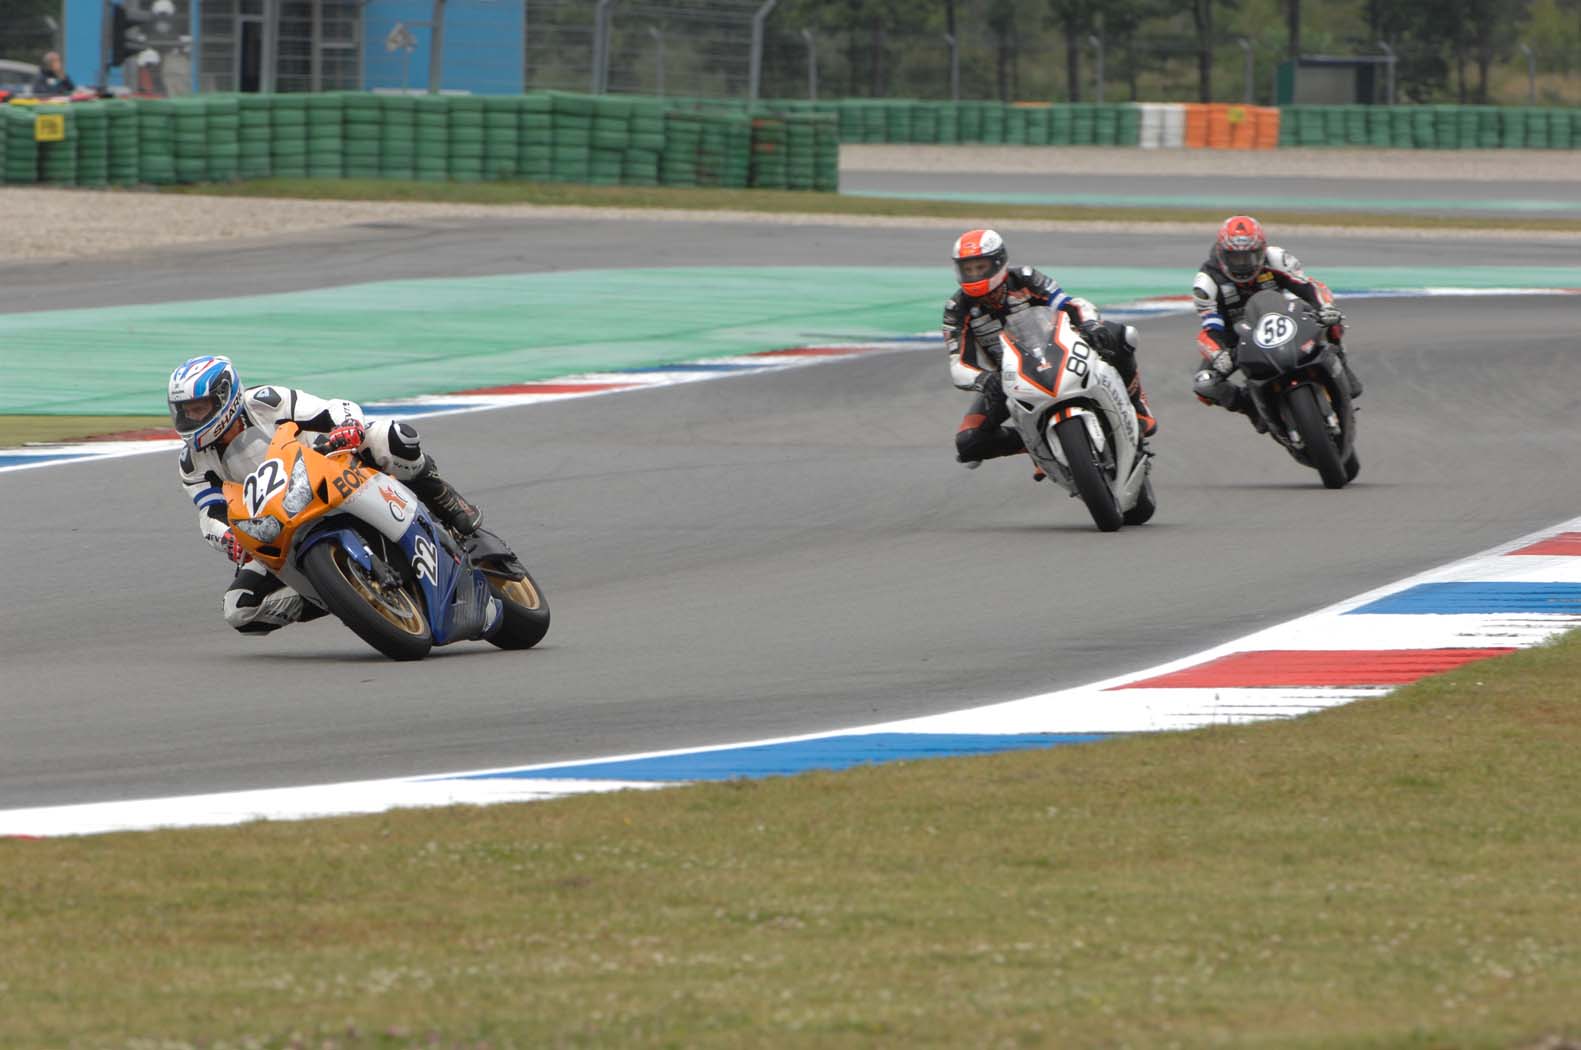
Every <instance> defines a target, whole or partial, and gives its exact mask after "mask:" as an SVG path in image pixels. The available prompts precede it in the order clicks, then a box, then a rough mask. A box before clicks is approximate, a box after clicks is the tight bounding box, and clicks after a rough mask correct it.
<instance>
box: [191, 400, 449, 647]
mask: <svg viewBox="0 0 1581 1050" xmlns="http://www.w3.org/2000/svg"><path fill="white" fill-rule="evenodd" d="M241 416H242V418H241V419H240V420H239V421H238V422H237V424H236V427H235V430H236V432H237V433H239V432H240V431H242V430H244V429H246V428H247V427H259V428H261V429H263V430H264V431H266V432H269V433H273V432H274V429H275V427H277V426H279V425H280V424H281V423H284V422H287V421H290V422H294V423H296V424H297V425H299V426H300V427H301V428H302V429H303V430H304V431H315V432H318V433H323V434H329V433H330V432H331V431H334V432H336V433H337V434H339V433H347V432H350V433H356V432H358V431H359V430H360V432H361V436H362V446H361V453H360V454H361V455H362V456H363V457H364V458H365V459H366V460H367V461H369V462H370V463H372V465H373V466H375V467H377V468H378V469H380V470H382V471H384V472H385V473H386V474H389V475H390V476H392V477H394V478H396V479H397V480H399V481H402V482H404V483H406V484H407V485H409V486H411V488H412V490H413V491H414V492H416V493H417V495H418V496H419V498H421V499H422V500H423V501H424V503H425V504H428V505H429V507H430V508H431V509H432V510H434V511H435V512H436V514H437V515H438V516H439V517H440V518H441V520H443V521H445V523H446V524H448V525H450V526H451V527H452V528H455V529H457V531H460V532H463V533H467V532H471V531H473V530H475V529H476V528H477V524H478V519H479V518H480V515H479V514H478V511H477V509H476V508H475V507H472V506H471V505H470V504H469V503H467V502H466V501H465V500H463V499H461V497H460V496H459V494H457V493H456V492H455V490H454V489H452V488H451V487H450V485H449V483H448V482H445V481H444V480H443V479H442V478H440V477H439V474H438V471H437V469H436V467H435V465H434V461H433V457H432V456H428V455H426V454H425V453H424V452H423V450H422V446H421V444H420V442H419V439H418V434H417V430H416V428H415V427H413V426H412V425H411V424H409V423H402V422H398V421H395V420H387V419H378V418H370V417H368V416H365V415H364V413H363V411H362V409H361V408H360V407H358V406H357V405H356V404H355V403H354V402H351V401H345V400H340V399H335V400H325V399H323V398H319V397H315V396H313V395H312V394H309V393H307V392H305V391H302V390H292V389H290V388H287V387H276V386H258V387H249V388H248V389H246V390H245V391H243V393H242V408H241ZM224 452H225V446H224V445H216V446H214V447H211V448H206V449H203V450H201V451H194V450H193V448H192V447H191V446H190V445H185V446H183V447H182V450H181V484H182V487H183V489H185V491H186V493H187V495H188V497H190V498H191V500H192V502H193V504H194V505H195V506H196V507H197V509H198V528H199V530H201V532H202V533H203V538H204V539H205V540H207V541H208V543H209V545H210V546H212V547H214V548H215V549H216V550H218V551H221V552H222V553H225V554H226V555H227V556H228V557H231V558H232V559H235V558H236V557H237V556H238V555H239V553H240V549H239V547H238V546H237V545H236V543H235V539H234V537H233V536H232V534H231V530H230V524H229V522H228V521H227V518H226V510H225V496H224V494H223V492H222V489H221V485H222V483H224V482H226V481H233V482H238V483H239V482H241V481H242V480H244V477H245V468H243V470H242V471H241V472H240V473H239V472H238V470H236V469H233V468H232V466H231V464H229V463H227V462H226V460H225V457H224ZM447 499H448V500H449V501H450V504H449V507H448V509H447V506H446V503H447ZM458 503H459V504H460V508H465V510H464V511H463V510H461V509H460V508H458V507H457V506H456V504H458ZM223 609H224V615H225V622H226V623H228V624H230V625H231V626H232V627H234V628H236V630H238V631H241V632H243V633H244V634H265V633H268V632H269V631H273V630H275V629H276V628H279V627H284V626H285V625H286V624H288V623H295V622H296V621H298V620H304V619H314V618H316V617H318V616H322V615H323V614H324V610H322V609H320V608H319V607H318V606H316V605H314V604H312V603H309V602H305V601H304V600H303V598H302V596H301V595H300V594H298V593H297V592H296V591H295V590H294V589H292V588H291V587H288V586H286V584H285V582H284V581H283V580H281V579H280V578H279V577H278V576H275V575H274V574H273V573H271V572H270V571H269V570H267V569H265V568H264V567H263V566H262V565H260V564H258V563H257V562H255V561H251V560H244V561H243V562H242V564H241V565H240V566H239V567H238V569H237V572H236V578H235V580H234V581H233V582H232V583H231V585H230V587H229V588H228V589H227V590H226V591H225V598H224V602H223Z"/></svg>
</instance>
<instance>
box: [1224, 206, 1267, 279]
mask: <svg viewBox="0 0 1581 1050" xmlns="http://www.w3.org/2000/svg"><path fill="white" fill-rule="evenodd" d="M1213 257H1214V259H1215V260H1216V261H1217V262H1218V264H1219V267H1220V268H1221V269H1223V270H1224V272H1225V273H1226V274H1228V275H1229V278H1230V280H1232V281H1250V280H1251V279H1252V278H1253V277H1256V276H1257V274H1258V272H1259V271H1261V270H1262V268H1263V263H1264V261H1265V260H1266V259H1267V257H1268V237H1267V236H1266V235H1265V234H1264V233H1263V227H1262V224H1261V223H1259V222H1258V221H1257V220H1256V219H1254V218H1252V217H1251V216H1250V215H1232V216H1230V217H1229V218H1228V219H1225V220H1224V225H1223V226H1220V227H1219V239H1218V241H1217V242H1215V244H1214V246H1213Z"/></svg>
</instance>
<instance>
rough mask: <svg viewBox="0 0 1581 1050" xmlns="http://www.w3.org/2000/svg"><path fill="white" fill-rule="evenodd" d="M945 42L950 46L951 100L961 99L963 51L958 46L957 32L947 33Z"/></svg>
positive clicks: (957, 100)
mask: <svg viewBox="0 0 1581 1050" xmlns="http://www.w3.org/2000/svg"><path fill="white" fill-rule="evenodd" d="M944 42H945V43H946V44H948V45H949V46H950V101H951V102H959V101H960V100H961V52H960V48H958V47H957V46H956V43H955V34H954V33H945V34H944Z"/></svg>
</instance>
